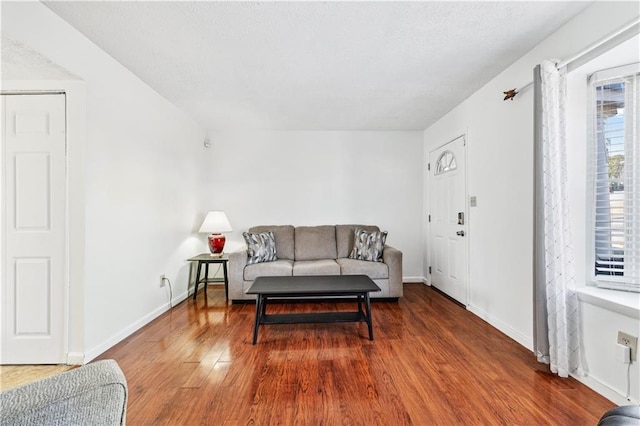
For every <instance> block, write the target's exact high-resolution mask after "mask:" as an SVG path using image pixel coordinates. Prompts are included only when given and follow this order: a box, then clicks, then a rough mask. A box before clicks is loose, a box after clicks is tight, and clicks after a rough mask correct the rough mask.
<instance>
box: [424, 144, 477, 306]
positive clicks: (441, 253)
mask: <svg viewBox="0 0 640 426" xmlns="http://www.w3.org/2000/svg"><path fill="white" fill-rule="evenodd" d="M429 164H430V166H429V167H430V171H429V175H430V176H429V194H430V201H429V213H430V215H431V223H430V253H431V256H430V258H431V259H430V266H431V285H433V286H435V287H436V288H437V289H439V290H441V291H442V292H444V293H446V294H447V295H449V296H451V297H452V298H454V299H456V300H457V301H459V302H460V303H462V304H464V305H465V306H466V305H467V304H468V288H467V287H468V279H467V264H468V259H467V256H468V252H467V240H466V236H465V233H466V229H467V225H466V218H467V211H466V199H467V194H466V161H465V138H464V136H461V137H459V138H458V139H455V140H453V141H451V142H449V143H448V144H446V145H444V146H442V147H440V148H438V149H436V150H434V151H431V153H430V154H429Z"/></svg>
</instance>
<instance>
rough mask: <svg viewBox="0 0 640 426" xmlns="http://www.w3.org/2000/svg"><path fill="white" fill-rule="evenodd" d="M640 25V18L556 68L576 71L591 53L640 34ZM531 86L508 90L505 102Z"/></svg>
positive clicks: (530, 84)
mask: <svg viewBox="0 0 640 426" xmlns="http://www.w3.org/2000/svg"><path fill="white" fill-rule="evenodd" d="M639 24H640V17H638V18H635V19H634V20H632V21H631V22H629V23H627V24H626V25H623V26H622V27H620V28H619V29H617V30H616V31H614V32H612V33H611V34H609V35H607V36H606V37H604V38H602V39H600V40H598V41H597V42H595V43H593V44H592V45H590V46H588V47H586V48H585V49H583V50H582V51H580V52H578V53H576V54H575V55H573V56H572V57H570V58H569V59H565V60H564V61H561V62H559V63H558V64H556V68H558V69H560V68H563V67H565V66H566V67H567V69H568V70H569V71H571V69H570V68H573V69H575V68H577V67H578V66H580V65H583V64H585V63H586V62H588V61H589V60H590V59H591V56H590V54H591V53H594V52H598V51H600V50H603V49H608V48H611V47H613V46H609V44H610V43H612V42H615V44H614V46H617V45H618V44H620V43H622V42H623V41H626V40H628V39H629V38H631V37H633V36H634V35H636V34H638V33H640V25H639ZM634 27H637V28H634ZM531 86H533V81H530V82H529V83H527V84H525V85H524V86H522V87H521V88H519V89H518V88H516V89H511V90H507V91H506V92H502V94H503V95H505V96H504V99H503V100H505V101H506V100H509V99H511V100H513V98H515V97H516V95H517V94H518V93H521V92H523V91H524V90H526V89H528V88H529V87H531Z"/></svg>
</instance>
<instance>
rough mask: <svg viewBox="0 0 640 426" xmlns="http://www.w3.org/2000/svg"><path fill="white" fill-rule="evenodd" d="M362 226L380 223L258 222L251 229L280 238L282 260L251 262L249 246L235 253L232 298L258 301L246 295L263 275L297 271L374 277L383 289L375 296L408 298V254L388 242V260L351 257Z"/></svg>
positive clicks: (385, 253)
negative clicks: (405, 284)
mask: <svg viewBox="0 0 640 426" xmlns="http://www.w3.org/2000/svg"><path fill="white" fill-rule="evenodd" d="M356 228H360V229H363V230H365V231H367V232H377V231H380V229H379V228H378V227H377V226H369V225H335V226H334V225H322V226H298V227H293V226H291V225H278V226H275V225H274V226H254V227H253V228H250V229H249V231H248V232H250V233H261V232H268V231H271V232H273V234H274V237H275V244H276V254H277V260H275V261H271V262H263V263H255V264H247V250H246V249H245V250H238V251H235V252H231V253H229V298H230V299H231V300H233V301H242V300H250V299H255V296H254V295H248V294H245V292H246V291H247V290H248V289H249V287H250V286H251V284H252V283H253V281H254V280H255V279H256V278H257V277H260V276H291V275H368V276H369V277H370V278H371V279H372V280H373V281H374V282H375V283H376V284H377V285H378V286H379V287H380V288H381V289H382V291H380V292H375V293H371V297H372V298H375V299H381V298H382V299H392V300H393V299H395V300H397V299H398V298H399V297H401V296H402V252H401V251H400V250H398V249H395V248H393V247H390V246H388V245H385V246H384V251H383V253H382V260H383V261H382V262H370V261H364V260H355V259H349V257H348V256H349V253H351V250H352V249H353V245H354V232H355V229H356Z"/></svg>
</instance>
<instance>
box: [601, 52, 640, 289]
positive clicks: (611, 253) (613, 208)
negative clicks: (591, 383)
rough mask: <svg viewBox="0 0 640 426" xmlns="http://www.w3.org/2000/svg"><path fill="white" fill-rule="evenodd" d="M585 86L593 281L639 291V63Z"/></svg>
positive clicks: (604, 285)
mask: <svg viewBox="0 0 640 426" xmlns="http://www.w3.org/2000/svg"><path fill="white" fill-rule="evenodd" d="M589 84H590V92H591V99H592V101H591V102H590V104H591V107H592V111H591V113H590V114H589V115H590V126H589V127H590V139H591V147H592V149H591V155H590V157H591V158H590V167H589V170H590V177H591V181H592V182H591V185H590V186H591V188H592V190H593V192H592V197H591V200H592V205H593V208H592V212H593V214H592V217H591V221H592V223H593V231H592V232H593V234H592V238H593V245H592V247H593V252H592V255H593V263H591V264H592V265H593V280H594V282H595V284H596V285H597V286H599V287H607V288H616V289H622V290H630V291H637V292H640V140H639V138H640V118H639V114H640V64H634V65H629V66H625V67H619V68H615V69H610V70H604V71H599V72H597V73H595V74H593V75H592V76H591V77H590V78H589Z"/></svg>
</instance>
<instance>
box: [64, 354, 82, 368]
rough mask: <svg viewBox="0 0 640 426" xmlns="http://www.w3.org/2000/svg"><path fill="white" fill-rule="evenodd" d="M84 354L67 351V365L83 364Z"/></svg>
mask: <svg viewBox="0 0 640 426" xmlns="http://www.w3.org/2000/svg"><path fill="white" fill-rule="evenodd" d="M83 364H84V354H83V353H82V352H69V353H68V354H67V365H83Z"/></svg>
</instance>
